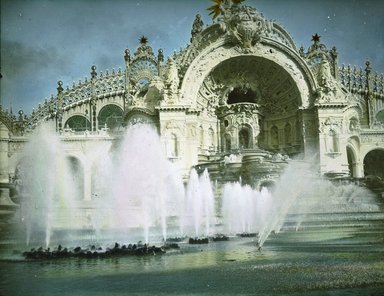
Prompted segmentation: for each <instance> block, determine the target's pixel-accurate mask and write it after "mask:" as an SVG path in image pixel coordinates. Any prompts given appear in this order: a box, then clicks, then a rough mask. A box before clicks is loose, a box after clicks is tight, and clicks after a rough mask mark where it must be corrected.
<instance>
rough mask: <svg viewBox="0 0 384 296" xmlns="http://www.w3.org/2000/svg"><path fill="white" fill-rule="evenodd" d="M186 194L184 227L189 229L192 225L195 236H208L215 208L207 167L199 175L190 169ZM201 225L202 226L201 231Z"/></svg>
mask: <svg viewBox="0 0 384 296" xmlns="http://www.w3.org/2000/svg"><path fill="white" fill-rule="evenodd" d="M186 195H187V197H186V209H185V214H184V221H185V222H184V223H185V228H186V229H190V228H191V226H193V230H194V232H193V235H194V236H195V237H199V236H201V235H205V236H206V237H208V235H209V234H210V232H211V227H212V225H213V220H214V215H215V209H214V195H213V190H212V184H211V181H210V179H209V175H208V170H207V169H206V170H204V172H203V174H202V175H201V176H200V177H199V176H198V174H197V172H196V170H195V169H192V170H191V174H190V178H189V182H188V186H187V194H186ZM202 227H204V232H203V233H202ZM188 233H190V231H188Z"/></svg>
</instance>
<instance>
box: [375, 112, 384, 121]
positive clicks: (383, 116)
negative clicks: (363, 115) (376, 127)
mask: <svg viewBox="0 0 384 296" xmlns="http://www.w3.org/2000/svg"><path fill="white" fill-rule="evenodd" d="M376 120H377V121H379V122H382V123H384V110H380V111H379V112H377V114H376Z"/></svg>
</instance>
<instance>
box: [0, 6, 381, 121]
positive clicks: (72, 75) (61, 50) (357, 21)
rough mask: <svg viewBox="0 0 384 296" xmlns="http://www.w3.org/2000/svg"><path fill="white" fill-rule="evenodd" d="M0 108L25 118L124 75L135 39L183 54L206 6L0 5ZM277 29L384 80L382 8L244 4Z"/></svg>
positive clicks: (166, 51) (207, 17)
mask: <svg viewBox="0 0 384 296" xmlns="http://www.w3.org/2000/svg"><path fill="white" fill-rule="evenodd" d="M0 1H1V74H2V75H3V77H2V78H1V85H0V87H1V104H2V106H3V108H9V107H10V106H12V109H13V111H14V113H16V112H17V111H18V109H20V108H23V109H24V111H25V112H26V113H28V114H29V113H30V112H31V111H32V108H34V107H37V104H38V103H42V102H44V100H45V98H49V97H50V95H51V94H55V93H56V87H57V81H58V80H62V81H63V82H64V86H66V85H72V82H74V81H75V82H77V81H78V80H79V79H81V80H84V78H85V77H90V74H89V72H90V68H91V66H92V65H93V64H95V65H96V66H97V68H98V71H100V70H102V71H105V70H106V69H112V68H115V69H118V68H119V67H120V68H123V67H124V59H123V53H124V49H125V48H130V50H131V52H132V51H134V50H135V49H136V47H137V46H138V39H139V37H140V36H141V35H145V36H147V37H148V39H149V42H150V45H151V46H152V47H153V49H154V51H155V52H157V49H158V48H162V49H163V50H164V53H165V54H166V56H168V55H169V54H171V53H172V52H173V51H175V50H178V49H180V48H181V47H184V46H186V44H187V43H188V41H189V38H190V31H191V26H192V22H193V20H194V18H195V15H196V14H197V13H200V14H201V15H202V16H203V20H204V22H205V23H206V24H207V23H210V22H211V19H210V17H209V16H208V12H207V10H206V8H208V7H209V6H211V5H212V4H213V2H211V1H209V0H178V1H176V0H162V1H159V0H137V1H131V0H125V1H123V0H113V1H112V0H76V1H75V0H33V1H32V0H29V1H27V0H0ZM245 3H246V4H247V5H250V6H253V7H255V8H257V9H258V10H259V11H261V12H262V13H263V14H264V16H265V17H266V18H267V19H273V20H276V21H277V22H279V23H280V24H281V25H283V27H285V29H286V30H287V31H288V32H289V33H290V34H291V36H292V37H293V39H294V40H295V42H296V45H297V46H298V47H300V46H301V45H303V46H304V47H305V48H306V49H307V48H308V46H309V45H310V44H311V42H310V40H311V36H312V35H313V34H315V33H318V34H319V35H321V36H322V38H321V41H322V42H323V43H324V44H326V45H327V47H328V48H331V47H332V46H333V45H335V46H336V47H337V49H338V51H339V63H340V64H342V63H344V64H351V65H357V66H359V67H364V65H365V61H366V60H367V59H368V60H370V61H371V63H372V67H373V69H374V70H375V71H377V72H379V73H383V72H384V33H383V28H384V17H383V15H384V14H383V13H384V1H381V0H247V1H245Z"/></svg>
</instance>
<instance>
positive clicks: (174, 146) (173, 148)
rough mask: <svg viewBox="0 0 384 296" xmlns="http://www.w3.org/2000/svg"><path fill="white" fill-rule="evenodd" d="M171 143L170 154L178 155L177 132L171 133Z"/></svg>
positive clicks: (172, 155)
mask: <svg viewBox="0 0 384 296" xmlns="http://www.w3.org/2000/svg"><path fill="white" fill-rule="evenodd" d="M169 144H170V156H171V157H177V156H178V150H179V149H178V142H177V136H176V135H175V134H172V135H171V140H170V143H169Z"/></svg>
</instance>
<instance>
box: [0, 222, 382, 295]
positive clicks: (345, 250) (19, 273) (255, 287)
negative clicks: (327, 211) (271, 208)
mask: <svg viewBox="0 0 384 296" xmlns="http://www.w3.org/2000/svg"><path fill="white" fill-rule="evenodd" d="M180 246H181V249H180V250H179V251H171V252H168V253H167V254H165V255H161V256H153V257H125V258H111V259H65V260H54V261H33V262H31V261H30V262H26V261H24V260H20V257H18V256H17V255H11V254H10V252H9V251H10V250H7V248H6V247H5V246H4V245H3V246H2V253H3V256H2V258H3V260H2V261H1V262H0V279H1V280H0V295H50V296H51V295H92V296H95V295H212V294H214V295H383V294H384V225H383V221H379V223H376V224H375V225H369V226H361V227H351V228H348V227H342V228H332V229H317V230H316V231H310V230H306V231H297V232H293V231H286V232H282V233H279V234H276V235H273V236H272V237H270V239H269V240H268V241H267V242H266V244H265V246H264V248H263V249H262V250H261V252H259V251H257V250H256V247H255V241H254V238H231V240H230V241H229V242H212V243H210V244H208V245H188V244H181V245H180Z"/></svg>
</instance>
